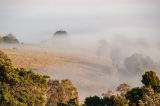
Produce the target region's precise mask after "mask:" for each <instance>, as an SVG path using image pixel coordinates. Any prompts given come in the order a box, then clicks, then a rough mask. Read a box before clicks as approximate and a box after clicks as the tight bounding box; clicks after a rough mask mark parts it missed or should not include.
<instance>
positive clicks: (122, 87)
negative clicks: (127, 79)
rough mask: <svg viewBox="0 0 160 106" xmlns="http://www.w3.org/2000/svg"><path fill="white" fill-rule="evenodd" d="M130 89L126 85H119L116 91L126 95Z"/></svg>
mask: <svg viewBox="0 0 160 106" xmlns="http://www.w3.org/2000/svg"><path fill="white" fill-rule="evenodd" d="M130 89H131V87H130V86H129V85H128V84H126V83H123V84H120V85H119V86H118V87H117V91H118V92H120V93H121V94H122V95H124V94H126V93H127V92H128V91H129V90H130Z"/></svg>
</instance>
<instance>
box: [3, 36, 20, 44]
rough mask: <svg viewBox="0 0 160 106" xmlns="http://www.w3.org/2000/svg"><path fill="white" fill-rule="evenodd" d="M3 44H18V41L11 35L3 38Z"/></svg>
mask: <svg viewBox="0 0 160 106" xmlns="http://www.w3.org/2000/svg"><path fill="white" fill-rule="evenodd" d="M2 41H3V43H19V41H18V39H17V38H16V37H15V36H14V35H13V34H8V35H6V36H4V37H3V40H2Z"/></svg>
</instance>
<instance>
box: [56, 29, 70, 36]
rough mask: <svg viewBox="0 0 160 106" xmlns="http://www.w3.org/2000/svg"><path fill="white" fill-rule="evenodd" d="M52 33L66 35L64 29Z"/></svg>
mask: <svg viewBox="0 0 160 106" xmlns="http://www.w3.org/2000/svg"><path fill="white" fill-rule="evenodd" d="M54 35H64V36H65V35H68V33H67V32H66V31H64V30H58V31H56V32H55V33H54Z"/></svg>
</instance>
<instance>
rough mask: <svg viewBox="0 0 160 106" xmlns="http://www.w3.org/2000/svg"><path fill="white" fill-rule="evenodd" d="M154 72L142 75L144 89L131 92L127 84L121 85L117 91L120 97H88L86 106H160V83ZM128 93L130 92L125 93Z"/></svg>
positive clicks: (137, 88)
mask: <svg viewBox="0 0 160 106" xmlns="http://www.w3.org/2000/svg"><path fill="white" fill-rule="evenodd" d="M159 81H160V80H159V78H158V76H157V75H156V73H155V72H154V71H148V72H145V74H144V75H142V83H143V84H144V85H145V86H143V87H136V88H132V89H131V90H130V87H129V86H128V85H126V84H121V85H120V86H119V87H118V89H117V91H122V92H121V94H120V95H116V96H105V97H104V98H100V97H98V96H94V97H87V98H86V99H85V106H160V92H159V91H160V82H159ZM123 91H128V92H123Z"/></svg>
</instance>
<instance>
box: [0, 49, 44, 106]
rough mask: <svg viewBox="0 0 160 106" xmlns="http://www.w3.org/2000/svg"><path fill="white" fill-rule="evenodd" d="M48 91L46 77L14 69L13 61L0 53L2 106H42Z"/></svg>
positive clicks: (0, 98)
mask: <svg viewBox="0 0 160 106" xmlns="http://www.w3.org/2000/svg"><path fill="white" fill-rule="evenodd" d="M46 90H47V80H46V78H45V77H44V76H41V75H38V74H35V73H34V72H32V71H26V70H25V69H24V68H14V67H13V66H12V64H11V61H9V60H8V58H7V56H6V55H4V53H3V52H0V105H1V106H33V105H34V106H42V104H43V103H44V98H43V95H44V94H45V92H46Z"/></svg>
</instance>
